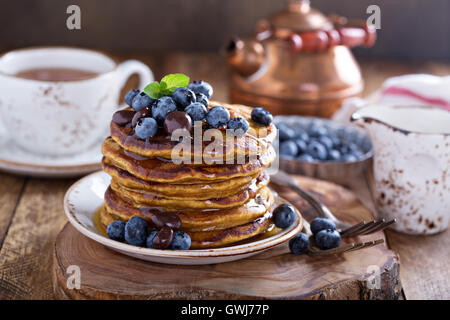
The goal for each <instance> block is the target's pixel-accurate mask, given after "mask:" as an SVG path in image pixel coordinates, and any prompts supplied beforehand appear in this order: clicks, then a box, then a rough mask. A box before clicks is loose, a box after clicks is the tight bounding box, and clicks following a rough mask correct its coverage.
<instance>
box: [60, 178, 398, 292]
mask: <svg viewBox="0 0 450 320" xmlns="http://www.w3.org/2000/svg"><path fill="white" fill-rule="evenodd" d="M297 179H298V180H299V182H300V183H301V185H302V186H303V187H304V188H305V189H307V190H309V191H310V192H312V193H313V194H315V195H316V196H317V197H319V198H320V200H322V201H323V202H324V203H325V204H326V205H328V206H329V208H330V209H331V210H332V212H334V213H335V214H336V216H338V217H339V218H341V219H344V220H346V221H348V222H350V223H356V222H359V221H361V220H366V221H368V220H371V219H373V216H372V214H371V213H370V211H369V210H368V209H367V208H365V207H364V206H363V205H362V204H361V202H360V201H359V200H358V199H357V198H356V196H355V195H354V194H353V193H352V192H351V191H349V190H347V189H344V188H343V187H340V186H338V185H335V184H332V183H329V182H325V181H320V180H316V179H312V178H306V177H298V178H297ZM273 187H274V188H275V189H276V190H277V191H278V192H279V193H280V195H281V196H283V197H284V198H286V199H288V200H290V201H291V202H292V203H293V204H294V205H296V206H297V207H298V208H299V210H300V211H301V212H302V214H303V216H304V217H305V218H306V219H307V220H308V221H311V218H312V213H313V211H312V208H311V207H310V206H309V205H307V204H306V203H305V201H304V200H303V199H301V198H300V197H299V196H298V195H297V194H295V193H293V192H292V191H290V190H287V189H285V188H276V187H275V186H273ZM380 238H383V239H384V238H385V237H384V233H383V232H378V233H376V234H373V235H369V236H364V237H360V238H356V239H350V241H361V240H364V241H370V240H375V239H380ZM71 265H76V266H79V268H80V275H81V281H80V282H81V285H80V288H79V289H76V288H74V289H68V287H67V283H68V279H69V278H70V276H71V274H72V273H68V272H66V270H67V268H68V267H69V266H71ZM374 272H375V273H377V272H378V275H379V278H376V277H374ZM374 279H375V280H374ZM376 279H379V281H378V280H376ZM371 280H372V281H371ZM377 281H378V284H379V285H374V283H377ZM69 282H70V279H69ZM53 287H54V293H55V296H56V298H59V299H259V298H261V299H264V298H269V299H302V298H311V299H396V298H398V297H399V295H400V291H401V286H400V280H399V260H398V256H397V255H396V254H395V253H393V252H392V251H390V250H389V249H388V248H387V247H386V246H385V245H384V244H381V245H378V246H375V247H371V248H367V249H363V250H359V251H354V252H348V253H345V254H342V255H333V256H326V257H309V256H307V255H302V256H296V255H293V254H291V253H289V249H288V246H287V244H284V245H282V246H279V247H277V248H274V249H271V250H269V251H266V252H263V253H261V254H258V255H256V256H253V257H250V258H247V259H244V260H239V261H234V262H228V263H223V264H216V265H206V266H176V265H165V264H157V263H151V262H146V261H141V260H137V259H134V258H130V257H128V256H125V255H122V254H119V253H117V252H115V251H112V250H110V249H108V248H106V247H104V246H102V245H101V244H98V243H96V242H95V241H93V240H90V239H88V238H86V237H85V236H83V235H82V234H81V233H79V232H78V231H77V230H75V229H74V228H73V227H72V226H71V225H69V224H67V225H66V226H65V227H64V228H63V230H62V231H61V232H60V233H59V235H58V237H57V239H56V241H55V246H54V264H53Z"/></svg>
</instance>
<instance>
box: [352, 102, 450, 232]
mask: <svg viewBox="0 0 450 320" xmlns="http://www.w3.org/2000/svg"><path fill="white" fill-rule="evenodd" d="M351 120H352V121H354V122H356V123H357V124H358V125H360V126H362V127H364V128H366V129H367V131H368V132H369V134H370V137H371V139H372V142H373V147H374V178H375V191H376V205H377V209H378V213H379V214H380V215H381V217H382V218H387V219H392V218H396V219H397V223H396V224H394V225H393V229H395V230H397V231H400V232H404V233H409V234H434V233H437V232H440V231H444V230H445V229H446V228H447V227H448V224H449V220H450V112H447V111H444V110H440V109H437V108H430V107H393V106H383V105H369V106H366V107H363V108H361V109H359V110H358V111H356V112H355V113H353V115H352V118H351Z"/></svg>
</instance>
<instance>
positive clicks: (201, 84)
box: [187, 80, 213, 99]
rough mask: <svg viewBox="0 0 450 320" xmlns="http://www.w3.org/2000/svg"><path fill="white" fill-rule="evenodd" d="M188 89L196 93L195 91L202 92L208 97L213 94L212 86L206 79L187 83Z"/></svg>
mask: <svg viewBox="0 0 450 320" xmlns="http://www.w3.org/2000/svg"><path fill="white" fill-rule="evenodd" d="M187 87H188V89H190V90H192V91H194V92H195V93H196V94H197V93H203V94H204V95H205V96H206V97H207V98H208V99H210V98H211V96H212V95H213V88H212V86H211V85H210V84H209V83H208V82H206V81H203V80H201V81H194V82H192V83H191V84H189V85H188V86H187Z"/></svg>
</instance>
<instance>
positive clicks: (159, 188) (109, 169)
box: [102, 163, 267, 200]
mask: <svg viewBox="0 0 450 320" xmlns="http://www.w3.org/2000/svg"><path fill="white" fill-rule="evenodd" d="M102 167H103V171H105V172H106V173H108V174H109V175H110V176H111V177H113V179H114V180H115V181H117V182H118V183H119V184H120V185H123V186H124V187H127V188H130V189H139V190H142V191H146V192H149V193H153V194H156V195H159V196H162V197H168V198H171V199H178V200H182V199H186V198H188V199H193V200H207V199H211V198H215V197H217V195H218V194H220V195H221V196H222V197H227V196H231V195H233V194H236V193H238V192H240V191H243V190H245V189H247V188H249V187H250V185H251V184H252V181H253V180H254V179H255V178H257V177H259V175H255V176H244V177H237V178H233V179H229V180H224V181H219V182H207V183H196V184H167V183H159V182H151V181H145V180H142V179H139V178H137V177H135V176H133V175H132V174H130V173H128V172H127V171H124V170H122V169H119V168H117V167H114V166H110V165H107V164H105V163H103V164H102ZM261 175H267V173H265V172H264V171H263V172H262V173H261Z"/></svg>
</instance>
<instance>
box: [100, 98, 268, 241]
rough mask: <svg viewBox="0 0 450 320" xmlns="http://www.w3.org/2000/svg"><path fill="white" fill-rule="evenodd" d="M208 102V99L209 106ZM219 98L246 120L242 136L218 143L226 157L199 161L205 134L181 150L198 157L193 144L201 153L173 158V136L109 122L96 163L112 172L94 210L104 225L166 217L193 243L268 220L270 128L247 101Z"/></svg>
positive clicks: (233, 235)
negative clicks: (140, 133)
mask: <svg viewBox="0 0 450 320" xmlns="http://www.w3.org/2000/svg"><path fill="white" fill-rule="evenodd" d="M215 105H218V104H217V103H214V102H210V104H209V108H211V107H213V106H215ZM220 105H222V106H224V107H225V108H227V109H228V110H229V112H230V115H231V118H234V117H243V118H245V119H246V120H247V121H248V123H249V124H250V129H249V131H247V133H245V134H244V136H242V137H234V138H233V139H225V141H224V143H223V144H222V145H221V147H223V149H222V150H221V151H222V152H223V153H224V154H226V155H234V157H233V159H234V160H233V162H232V161H227V163H221V164H218V163H217V161H214V162H211V161H204V159H206V158H207V157H205V154H208V153H209V155H210V156H214V154H212V153H213V152H211V151H210V149H208V148H207V146H208V144H210V143H211V141H207V142H206V141H205V142H203V143H202V145H201V147H200V148H192V149H191V150H190V151H189V150H188V151H186V150H184V152H189V157H190V158H191V159H199V158H198V157H197V156H199V154H197V153H199V152H200V153H201V154H200V156H201V157H200V159H203V161H200V162H198V161H191V163H181V164H176V163H174V162H173V158H172V151H173V149H174V147H175V146H176V145H177V144H178V143H179V142H178V141H171V139H170V137H167V136H166V135H165V134H164V133H158V134H157V135H156V136H155V137H152V138H150V139H147V140H141V139H139V138H137V137H136V136H135V135H134V130H133V128H131V126H130V125H122V126H121V125H118V124H117V123H115V122H111V136H110V137H108V138H107V139H106V140H105V141H104V143H103V148H102V152H103V155H104V158H103V161H102V165H103V170H104V171H105V172H107V173H108V174H109V175H111V177H112V180H111V184H110V186H109V187H108V189H107V191H106V193H105V205H104V206H103V208H102V209H101V212H100V221H101V223H102V225H103V226H104V227H106V226H107V225H108V224H109V223H110V222H112V221H114V220H122V221H128V220H129V219H130V218H131V217H133V216H140V217H142V218H144V219H146V220H147V221H148V222H149V225H150V226H154V227H155V229H158V228H160V227H162V224H164V223H168V224H169V226H172V227H173V226H174V225H175V228H178V229H180V230H182V231H184V232H186V233H188V234H189V236H190V237H191V248H192V249H201V248H217V247H222V246H227V245H231V244H235V243H237V242H239V241H243V240H246V239H249V238H251V237H254V236H257V235H260V234H262V233H265V232H267V231H268V230H272V229H273V228H274V226H273V223H272V220H271V207H272V205H273V203H274V197H273V195H272V193H271V191H270V189H269V188H268V187H267V185H268V183H269V176H268V175H267V173H266V172H265V170H264V169H265V168H267V167H268V166H269V165H270V164H271V163H272V161H273V160H274V159H275V156H276V154H275V151H274V149H273V147H272V142H273V139H274V137H275V135H276V128H275V126H274V125H273V124H271V125H269V126H261V125H258V124H256V123H255V122H253V121H252V120H251V116H250V115H251V109H250V108H248V107H245V106H240V105H227V104H223V103H221V104H220ZM222 131H223V133H224V134H225V130H222ZM191 134H192V133H191ZM208 150H209V151H208ZM216 151H217V149H216V150H215V151H214V152H216ZM183 155H185V154H183ZM195 157H197V158H195ZM202 157H203V158H202ZM227 159H229V158H227ZM242 159H245V160H244V161H242ZM174 220H177V221H178V223H177V222H176V221H174ZM161 221H162V222H161ZM180 223H181V224H180Z"/></svg>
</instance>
